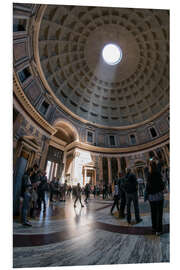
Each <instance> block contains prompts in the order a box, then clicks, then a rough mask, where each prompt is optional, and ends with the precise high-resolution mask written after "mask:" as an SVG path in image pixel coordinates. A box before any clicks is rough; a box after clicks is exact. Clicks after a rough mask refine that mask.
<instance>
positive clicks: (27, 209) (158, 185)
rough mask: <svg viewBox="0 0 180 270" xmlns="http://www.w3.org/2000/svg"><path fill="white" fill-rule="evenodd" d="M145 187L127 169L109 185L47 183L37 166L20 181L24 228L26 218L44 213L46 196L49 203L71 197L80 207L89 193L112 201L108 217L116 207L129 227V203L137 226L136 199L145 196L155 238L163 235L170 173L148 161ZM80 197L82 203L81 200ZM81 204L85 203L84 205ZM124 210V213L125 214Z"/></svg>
mask: <svg viewBox="0 0 180 270" xmlns="http://www.w3.org/2000/svg"><path fill="white" fill-rule="evenodd" d="M146 169H147V170H146V184H145V182H144V180H143V179H142V178H136V176H135V174H134V173H133V172H132V171H131V169H130V168H126V172H125V174H124V175H123V174H122V173H120V174H119V176H117V177H115V179H114V180H113V187H112V185H106V184H104V185H94V186H91V185H90V184H89V183H86V185H85V186H84V187H81V186H80V183H78V184H77V185H75V186H71V185H68V184H67V181H65V183H60V181H59V179H58V178H54V179H52V181H51V182H50V183H49V182H48V179H47V176H46V172H45V171H42V170H40V169H39V167H38V165H36V164H35V165H34V166H33V168H29V169H28V170H27V171H26V172H25V174H24V175H23V178H22V189H21V198H22V208H21V221H22V224H23V225H25V226H32V225H31V223H30V222H29V221H28V216H30V217H31V218H33V217H35V215H36V210H41V208H42V206H43V212H46V199H45V194H46V192H47V191H48V192H49V200H50V203H51V202H56V201H61V202H65V201H66V199H67V198H70V197H71V198H73V200H74V207H76V204H77V202H78V201H79V203H80V205H81V207H84V204H88V201H89V198H90V194H92V196H93V197H94V198H99V197H100V196H101V197H102V199H103V200H106V199H111V200H112V199H113V204H112V207H111V210H110V212H111V214H112V215H113V210H114V208H115V207H116V208H117V210H118V213H119V218H123V219H124V218H126V220H127V222H128V224H132V223H131V204H132V203H133V206H134V213H135V219H136V223H139V222H141V221H142V219H141V217H140V210H139V198H140V197H144V201H149V205H150V210H151V220H152V230H153V232H155V233H156V234H157V235H160V234H161V233H162V216H163V202H164V191H165V190H169V174H167V171H166V170H163V169H162V168H161V167H159V163H158V160H157V159H156V158H153V159H150V160H148V162H147V168H146ZM82 195H83V201H82ZM83 203H84V204H83ZM125 210H126V213H125Z"/></svg>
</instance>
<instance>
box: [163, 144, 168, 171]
mask: <svg viewBox="0 0 180 270" xmlns="http://www.w3.org/2000/svg"><path fill="white" fill-rule="evenodd" d="M162 149H163V153H164V156H165V160H166V163H167V165H168V167H169V157H168V154H167V151H166V148H165V146H163V147H162Z"/></svg>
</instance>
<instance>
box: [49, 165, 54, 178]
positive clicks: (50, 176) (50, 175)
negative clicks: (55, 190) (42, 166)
mask: <svg viewBox="0 0 180 270" xmlns="http://www.w3.org/2000/svg"><path fill="white" fill-rule="evenodd" d="M52 169H53V162H51V167H50V171H49V181H52Z"/></svg>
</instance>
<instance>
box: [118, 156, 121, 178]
mask: <svg viewBox="0 0 180 270" xmlns="http://www.w3.org/2000/svg"><path fill="white" fill-rule="evenodd" d="M117 164H118V177H119V173H120V172H121V161H120V157H117Z"/></svg>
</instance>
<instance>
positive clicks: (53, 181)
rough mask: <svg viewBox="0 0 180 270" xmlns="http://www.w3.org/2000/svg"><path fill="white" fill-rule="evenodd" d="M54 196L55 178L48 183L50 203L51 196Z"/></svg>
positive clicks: (51, 200)
mask: <svg viewBox="0 0 180 270" xmlns="http://www.w3.org/2000/svg"><path fill="white" fill-rule="evenodd" d="M54 194H55V178H53V179H52V181H51V182H50V202H54V201H53V195H54Z"/></svg>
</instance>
